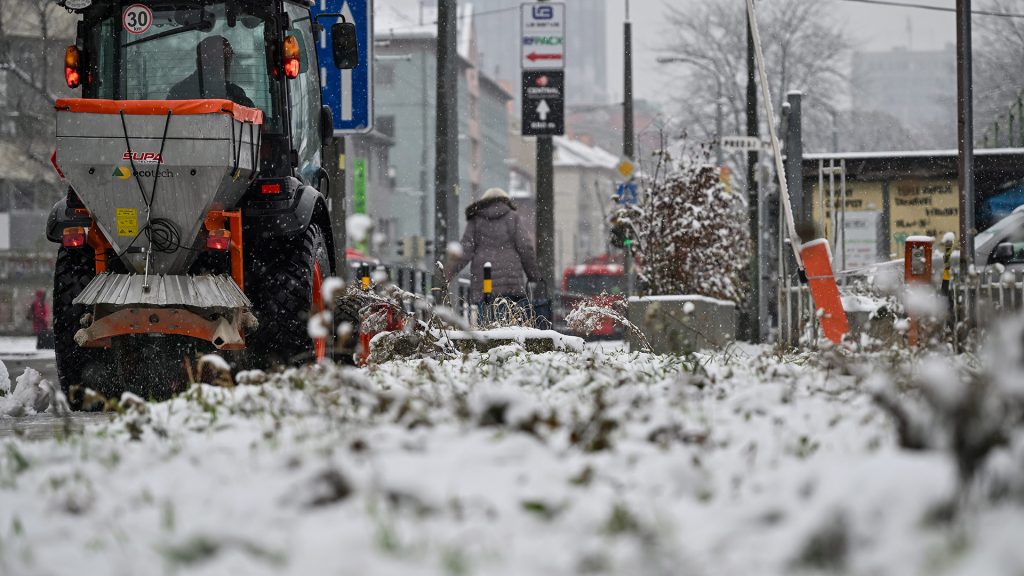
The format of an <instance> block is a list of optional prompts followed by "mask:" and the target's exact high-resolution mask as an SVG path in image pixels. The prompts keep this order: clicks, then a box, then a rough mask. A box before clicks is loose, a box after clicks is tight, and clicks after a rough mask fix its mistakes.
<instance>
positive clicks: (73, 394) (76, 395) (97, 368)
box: [53, 247, 111, 410]
mask: <svg viewBox="0 0 1024 576" xmlns="http://www.w3.org/2000/svg"><path fill="white" fill-rule="evenodd" d="M95 276H96V264H95V261H94V256H93V250H92V248H89V247H82V248H75V249H68V248H64V247H61V248H60V249H59V250H58V251H57V263H56V266H55V267H54V271H53V336H54V352H55V354H56V360H57V378H58V380H59V381H60V388H61V390H62V391H63V392H64V394H65V395H67V397H68V402H69V403H70V405H71V407H72V408H74V409H76V410H78V409H80V408H81V407H82V401H83V398H84V392H85V388H92V389H93V390H96V391H97V392H100V393H101V394H108V393H109V392H110V389H109V387H108V375H107V369H108V367H109V365H110V359H111V355H110V351H109V350H104V349H101V348H82V347H81V346H79V345H78V344H77V343H75V333H76V332H78V330H79V329H80V328H81V327H82V325H81V319H82V316H83V315H85V313H86V312H88V311H89V310H88V308H87V307H86V306H81V305H77V306H76V305H74V304H72V302H73V301H74V299H75V297H77V296H78V295H79V294H80V293H81V292H82V290H84V289H85V287H86V286H87V285H88V284H89V282H90V281H92V279H93V277H95Z"/></svg>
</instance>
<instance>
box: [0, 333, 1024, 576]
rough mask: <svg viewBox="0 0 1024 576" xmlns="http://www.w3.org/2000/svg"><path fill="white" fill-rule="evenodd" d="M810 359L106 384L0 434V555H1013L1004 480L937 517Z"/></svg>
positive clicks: (399, 567)
mask: <svg viewBox="0 0 1024 576" xmlns="http://www.w3.org/2000/svg"><path fill="white" fill-rule="evenodd" d="M823 356H827V355H823V354H814V355H811V354H808V355H803V356H792V357H777V356H775V355H773V354H772V353H771V351H770V350H768V349H757V348H734V349H733V350H731V351H730V352H729V353H727V354H720V355H716V356H714V357H703V356H702V357H696V358H689V359H687V358H676V357H658V356H651V355H645V354H636V353H628V352H626V351H623V350H621V349H618V346H616V345H611V346H608V347H605V346H600V347H598V346H589V347H588V349H586V350H584V351H583V352H579V353H563V352H558V353H548V354H540V355H535V354H527V353H525V352H523V351H522V349H521V348H519V347H517V346H514V345H513V346H506V347H500V348H496V349H494V350H492V351H490V352H489V353H487V354H476V353H474V354H471V355H469V356H466V357H465V358H463V359H461V360H455V361H444V362H438V361H434V360H415V361H413V360H408V361H397V362H392V363H388V364H384V365H381V366H377V367H372V368H369V369H365V370H356V369H337V368H316V367H313V368H307V369H302V370H292V371H289V372H287V373H284V374H282V375H277V376H272V377H267V376H264V375H262V374H261V373H248V374H244V375H242V376H240V380H241V381H243V382H247V383H248V384H247V385H239V386H237V387H233V388H223V387H214V386H205V385H204V386H196V387H193V388H192V389H191V390H190V391H189V392H187V393H186V394H184V395H182V396H180V397H178V398H177V399H174V400H172V401H169V402H164V403H160V404H145V403H142V402H134V401H131V402H128V405H127V407H126V408H125V413H124V414H123V415H122V416H120V417H119V418H117V419H116V420H115V421H113V422H112V423H109V424H105V423H104V424H97V425H92V426H89V427H87V428H86V431H85V432H84V433H82V434H73V435H68V436H66V437H61V438H58V439H55V440H49V441H37V442H30V441H25V440H19V439H8V440H0V574H18V575H34V574H39V575H50V574H75V575H89V574H97V575H119V574H133V575H136V574H177V573H188V574H246V575H258V574H303V575H306V574H394V575H402V576H405V575H410V574H488V575H490V574H508V575H524V574H590V573H593V574H626V575H638V574H666V575H668V574H673V575H674V574H697V575H702V574H707V575H722V574H726V575H728V574H737V575H739V574H744V575H746V574H791V573H808V572H809V573H820V572H830V571H837V572H845V573H850V574H873V575H874V574H879V575H885V574H892V575H908V574H940V573H958V574H1020V573H1022V571H1024V547H1022V546H1020V538H1021V534H1024V508H1022V507H1021V502H1022V499H1021V498H1017V499H1016V500H1014V499H1012V498H1011V499H1006V500H1003V501H1001V502H1000V503H999V504H998V505H996V504H992V503H990V500H988V499H984V498H978V497H975V498H973V499H972V501H971V502H969V503H968V504H966V505H965V510H967V512H965V513H963V514H961V515H959V519H958V520H957V521H955V522H952V523H949V522H943V521H942V520H939V519H937V518H940V517H941V516H942V513H941V512H942V511H943V510H945V509H948V507H949V506H948V504H949V502H950V500H951V498H952V497H953V495H954V493H955V490H956V487H957V485H956V468H955V466H954V465H953V462H952V460H951V459H950V458H949V457H948V456H947V455H946V454H945V453H944V452H942V451H918V452H908V451H905V450H902V449H900V448H899V447H898V446H897V442H896V437H897V434H896V431H895V428H894V426H893V424H892V422H891V421H890V419H889V418H888V417H887V416H886V415H885V414H884V413H883V412H882V411H881V410H880V409H879V408H878V407H877V405H876V404H875V403H874V402H873V401H872V399H871V397H870V396H869V395H868V394H867V393H866V392H865V389H867V387H868V385H867V384H865V382H867V381H869V380H871V378H867V379H866V380H865V379H862V378H859V377H855V376H854V375H852V374H856V373H858V371H857V370H852V369H849V367H847V368H843V367H842V366H843V364H842V363H836V364H834V365H830V364H829V363H828V362H825V361H823V360H822V357H823ZM859 373H860V374H863V373H864V372H863V371H861V372H859ZM14 376H15V375H12V380H13V379H14V378H13V377H14ZM1021 448H1022V446H1016V447H1015V448H1013V450H1016V452H1013V451H1012V450H1011V451H1010V452H1009V453H1008V454H1011V455H1012V454H1016V456H1015V457H1011V456H1006V457H1005V458H1003V461H1005V462H1009V464H1008V465H1009V466H1010V467H1011V468H1012V467H1013V466H1020V465H1021V463H1022V462H1024V457H1021V454H1024V450H1021ZM1020 494H1024V489H1021V492H1020Z"/></svg>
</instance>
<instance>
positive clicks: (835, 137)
mask: <svg viewBox="0 0 1024 576" xmlns="http://www.w3.org/2000/svg"><path fill="white" fill-rule="evenodd" d="M838 152H839V119H838V114H837V113H836V111H835V110H833V111H832V153H833V154H837V153H838Z"/></svg>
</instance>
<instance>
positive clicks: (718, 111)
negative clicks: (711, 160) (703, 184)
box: [715, 74, 725, 168]
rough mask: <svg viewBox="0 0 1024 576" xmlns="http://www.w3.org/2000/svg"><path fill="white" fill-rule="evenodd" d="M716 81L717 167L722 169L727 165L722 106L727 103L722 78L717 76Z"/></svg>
mask: <svg viewBox="0 0 1024 576" xmlns="http://www.w3.org/2000/svg"><path fill="white" fill-rule="evenodd" d="M715 80H716V81H717V82H718V99H717V100H715V166H718V167H719V168H721V167H722V166H724V165H725V157H724V155H723V151H722V106H724V104H725V103H724V102H723V100H722V78H721V76H718V75H717V74H716V75H715Z"/></svg>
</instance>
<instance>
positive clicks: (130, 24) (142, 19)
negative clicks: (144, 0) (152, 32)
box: [121, 4, 153, 34]
mask: <svg viewBox="0 0 1024 576" xmlns="http://www.w3.org/2000/svg"><path fill="white" fill-rule="evenodd" d="M121 23H122V24H123V25H124V29H125V30H127V31H128V33H129V34H142V33H144V32H145V31H146V30H149V27H150V26H152V25H153V11H152V10H150V9H149V6H146V5H144V4H132V5H131V6H129V7H127V8H125V9H124V15H123V16H122V17H121Z"/></svg>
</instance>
